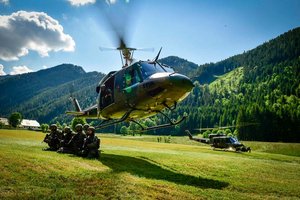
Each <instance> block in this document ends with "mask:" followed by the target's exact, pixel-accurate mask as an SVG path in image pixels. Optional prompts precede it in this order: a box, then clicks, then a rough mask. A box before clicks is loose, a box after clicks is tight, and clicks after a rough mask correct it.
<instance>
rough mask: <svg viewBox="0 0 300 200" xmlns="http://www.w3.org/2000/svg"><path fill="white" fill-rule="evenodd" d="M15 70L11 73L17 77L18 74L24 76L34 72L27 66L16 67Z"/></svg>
mask: <svg viewBox="0 0 300 200" xmlns="http://www.w3.org/2000/svg"><path fill="white" fill-rule="evenodd" d="M12 68H13V70H12V71H11V72H10V73H9V74H10V75H16V74H24V73H29V72H33V70H32V69H29V68H28V67H27V66H24V65H23V66H15V67H12Z"/></svg>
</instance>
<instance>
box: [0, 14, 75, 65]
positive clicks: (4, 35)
mask: <svg viewBox="0 0 300 200" xmlns="http://www.w3.org/2000/svg"><path fill="white" fill-rule="evenodd" d="M74 49H75V42H74V40H73V39H72V37H71V36H70V35H68V34H65V33H64V32H63V27H62V26H61V25H60V24H59V22H58V21H57V20H55V19H53V18H52V17H50V16H49V15H47V14H46V13H44V12H27V11H18V12H15V13H12V14H11V15H0V59H2V60H5V61H12V60H18V59H19V57H21V56H25V55H27V54H28V53H29V51H30V50H31V51H36V52H38V53H39V54H40V56H42V57H44V56H48V53H49V52H51V51H55V52H56V51H74Z"/></svg>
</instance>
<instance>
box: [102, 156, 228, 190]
mask: <svg viewBox="0 0 300 200" xmlns="http://www.w3.org/2000/svg"><path fill="white" fill-rule="evenodd" d="M100 161H101V162H102V163H103V164H104V165H106V166H107V167H109V168H111V169H112V170H113V171H114V172H116V173H118V172H128V173H130V174H132V175H137V176H140V177H145V178H149V179H157V180H166V181H169V182H173V183H176V184H181V185H190V186H195V187H201V188H212V189H222V188H224V187H227V186H228V185H229V184H228V183H227V182H222V181H217V180H213V179H207V178H201V177H195V176H191V175H186V174H181V173H178V172H173V171H170V170H167V169H164V168H162V167H160V166H159V165H156V164H153V163H151V162H149V161H147V160H145V159H140V158H134V157H129V156H123V155H114V154H104V153H102V154H101V157H100Z"/></svg>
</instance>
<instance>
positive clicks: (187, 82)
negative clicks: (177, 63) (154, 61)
mask: <svg viewBox="0 0 300 200" xmlns="http://www.w3.org/2000/svg"><path fill="white" fill-rule="evenodd" d="M170 80H171V83H172V84H173V85H174V86H175V87H176V88H178V89H181V90H184V91H186V92H189V91H191V90H192V89H193V87H195V85H194V84H193V82H192V81H191V79H189V78H188V77H186V76H184V75H182V74H177V73H175V74H170Z"/></svg>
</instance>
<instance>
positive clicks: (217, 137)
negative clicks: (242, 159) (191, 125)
mask: <svg viewBox="0 0 300 200" xmlns="http://www.w3.org/2000/svg"><path fill="white" fill-rule="evenodd" d="M185 132H186V134H187V135H188V136H189V138H190V140H194V141H196V142H201V143H204V144H209V145H210V146H211V147H212V148H213V149H223V150H231V151H236V152H251V148H250V147H247V146H245V145H243V144H242V143H240V142H239V141H238V140H237V139H236V138H234V137H231V136H226V135H225V134H209V135H208V138H195V137H193V136H192V134H191V133H190V131H188V130H186V131H185Z"/></svg>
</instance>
